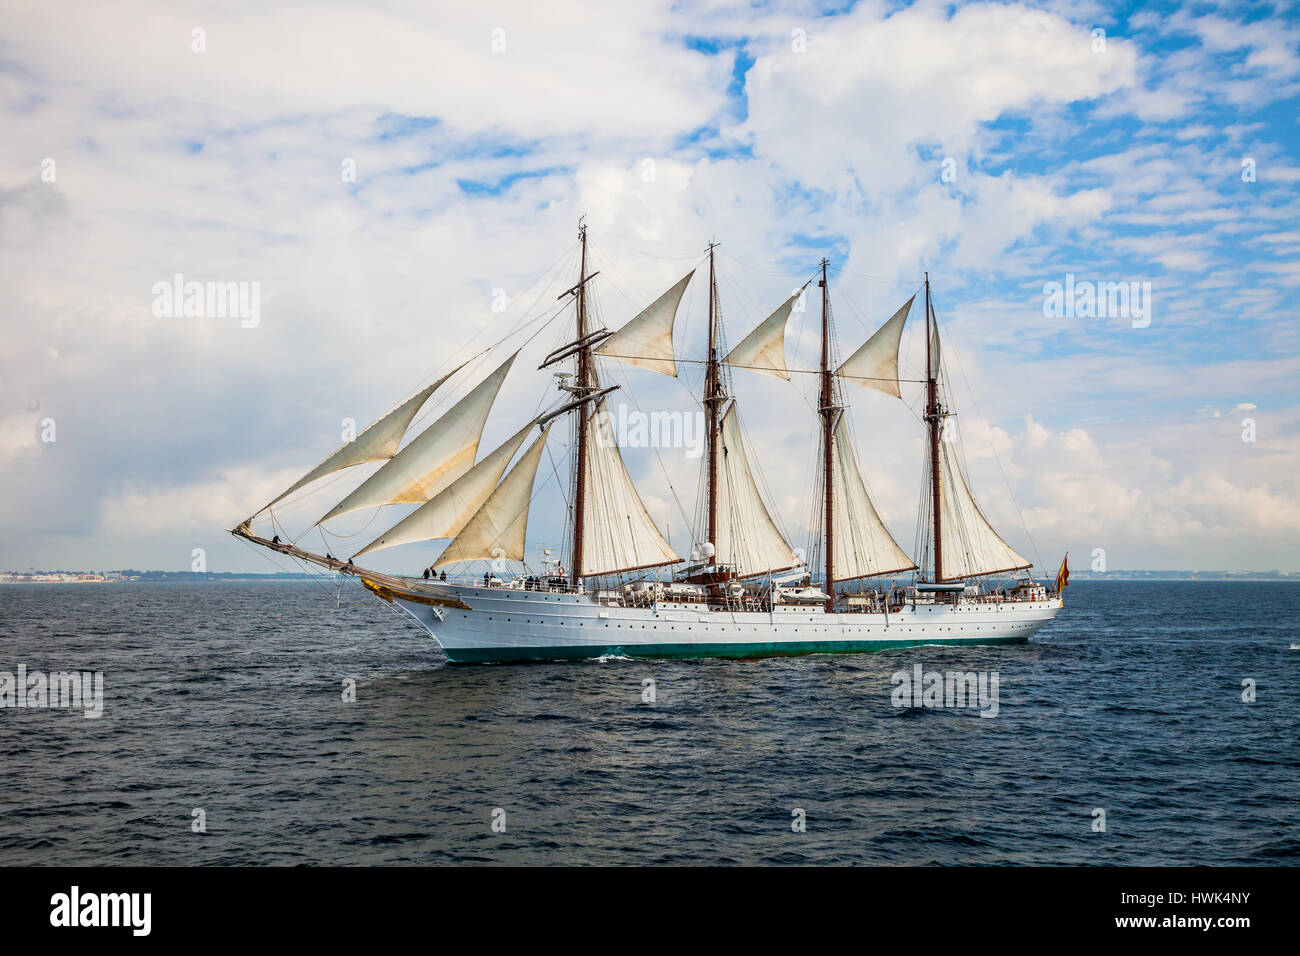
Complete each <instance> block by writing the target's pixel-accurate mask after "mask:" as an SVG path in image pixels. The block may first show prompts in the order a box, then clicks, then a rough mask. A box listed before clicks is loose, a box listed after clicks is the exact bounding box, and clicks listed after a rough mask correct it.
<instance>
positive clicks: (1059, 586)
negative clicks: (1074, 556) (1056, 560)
mask: <svg viewBox="0 0 1300 956" xmlns="http://www.w3.org/2000/svg"><path fill="white" fill-rule="evenodd" d="M1069 560H1070V555H1069V553H1068V552H1067V553H1066V555H1065V557H1063V558H1062V559H1061V570H1059V571H1057V572H1056V593H1057V594H1060V593H1061V592H1062V591H1064V590H1065V586H1066V585H1067V584H1069V583H1070V569H1069V568H1068V567H1066V563H1067V562H1068V561H1069Z"/></svg>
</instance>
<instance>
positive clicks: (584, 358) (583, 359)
mask: <svg viewBox="0 0 1300 956" xmlns="http://www.w3.org/2000/svg"><path fill="white" fill-rule="evenodd" d="M578 241H579V242H580V243H581V244H582V261H581V264H580V265H579V267H578V287H577V298H578V329H577V332H578V336H577V341H578V342H585V340H586V338H587V227H586V225H585V224H583V223H582V222H581V221H580V222H579V224H578ZM595 390H596V375H595V370H594V368H593V366H592V361H591V346H590V345H589V344H583V345H582V346H581V347H580V348H579V349H578V381H577V382H576V384H575V386H574V395H575V396H576V397H578V398H583V397H585V396H587V395H590V394H591V393H592V392H593V391H595ZM573 422H574V425H573V428H574V432H573V433H574V435H575V437H576V440H577V451H576V459H575V465H574V491H573V554H572V555H571V556H570V557H571V563H572V565H573V566H572V568H570V569H569V580H570V582H571V583H572V584H573V586H574V587H575V588H576V587H577V586H578V585H579V583H581V581H582V577H581V572H582V545H583V540H582V538H583V532H584V530H585V528H584V520H583V519H584V516H585V513H586V510H587V509H586V505H587V501H586V497H587V495H586V492H587V437H588V419H587V407H586V405H585V404H583V405H579V406H578V407H577V408H575V409H574V410H573Z"/></svg>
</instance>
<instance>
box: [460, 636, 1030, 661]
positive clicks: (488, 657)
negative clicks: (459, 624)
mask: <svg viewBox="0 0 1300 956" xmlns="http://www.w3.org/2000/svg"><path fill="white" fill-rule="evenodd" d="M1028 642H1029V638H1028V637H1015V636H1013V637H982V638H973V637H931V638H923V639H920V640H898V641H894V640H890V641H769V642H763V643H757V642H756V643H752V644H751V643H745V644H703V643H701V644H628V645H622V644H607V645H594V646H586V647H555V646H551V647H546V646H542V647H483V648H467V647H460V648H455V649H454V650H447V649H446V648H445V647H444V648H443V652H444V653H445V654H446V655H447V660H449V661H451V663H453V664H515V663H523V662H526V661H574V660H591V659H592V658H596V657H639V658H674V657H676V658H682V657H726V658H747V657H801V656H804V655H806V654H863V653H870V652H872V651H885V650H891V649H895V648H900V647H924V646H927V645H935V644H970V645H976V646H979V645H988V644H1026V643H1028Z"/></svg>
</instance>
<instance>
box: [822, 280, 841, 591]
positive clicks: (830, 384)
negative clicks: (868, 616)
mask: <svg viewBox="0 0 1300 956" xmlns="http://www.w3.org/2000/svg"><path fill="white" fill-rule="evenodd" d="M827 264H828V263H827V260H826V259H822V277H821V281H819V282H818V283H817V284H818V285H819V286H821V290H822V361H821V397H820V399H819V401H818V403H817V412H818V414H819V415H821V419H822V473H823V475H824V476H825V477H824V479H823V480H824V481H825V501H824V507H825V516H824V517H823V519H822V520H823V521H824V522H825V524H824V529H823V530H824V538H823V543H822V551H823V556H824V558H825V560H826V583H825V588H826V613H828V614H829V613H831V612H833V611H834V610H835V449H834V442H835V420H834V416H835V412H836V410H837V409H836V407H835V391H834V386H835V379H834V373H833V372H832V371H831V337H830V288H829V287H828V286H827V284H826V266H827Z"/></svg>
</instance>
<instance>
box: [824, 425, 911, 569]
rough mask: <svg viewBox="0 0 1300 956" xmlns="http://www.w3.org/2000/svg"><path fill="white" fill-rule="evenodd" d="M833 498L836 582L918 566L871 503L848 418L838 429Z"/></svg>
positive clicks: (836, 428)
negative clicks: (859, 468) (855, 452)
mask: <svg viewBox="0 0 1300 956" xmlns="http://www.w3.org/2000/svg"><path fill="white" fill-rule="evenodd" d="M834 452H835V453H834V455H832V457H831V463H832V466H833V467H834V479H835V480H834V485H833V486H832V488H833V494H832V497H833V499H834V505H833V506H834V509H835V533H834V557H835V564H834V574H835V579H836V580H844V579H846V578H861V577H867V576H868V575H873V574H893V573H895V572H897V571H910V570H912V569H913V568H915V567H916V565H915V564H914V563H913V561H912V559H911V558H909V557H908V556H907V554H906V553H905V552H904V551H903V549H902V548H900V547H899V546H898V542H897V541H895V540H894V538H893V536H892V535H891V534H890V533H889V529H887V528H886V527H885V523H884V522H883V521H881V520H880V515H879V514H877V513H876V506H875V505H874V504H872V503H871V496H870V495H868V494H867V486H866V484H865V483H864V482H863V481H862V473H861V472H860V471H859V470H858V460H857V456H856V455H854V453H853V442H852V440H851V439H850V437H849V429H848V423H847V419H846V417H845V416H844V415H841V416H840V420H839V423H838V424H837V425H836V426H835V449H834Z"/></svg>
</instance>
